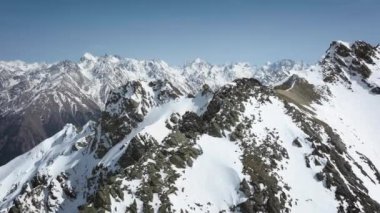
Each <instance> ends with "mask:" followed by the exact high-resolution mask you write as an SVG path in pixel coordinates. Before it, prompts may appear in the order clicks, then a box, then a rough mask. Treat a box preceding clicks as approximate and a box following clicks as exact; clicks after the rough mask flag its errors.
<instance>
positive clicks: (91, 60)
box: [0, 53, 294, 165]
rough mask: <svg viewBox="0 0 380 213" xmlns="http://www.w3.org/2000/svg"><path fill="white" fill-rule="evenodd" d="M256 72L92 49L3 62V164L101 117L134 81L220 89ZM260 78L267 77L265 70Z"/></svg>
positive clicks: (0, 83)
mask: <svg viewBox="0 0 380 213" xmlns="http://www.w3.org/2000/svg"><path fill="white" fill-rule="evenodd" d="M290 63H291V64H292V66H294V62H290ZM284 66H286V64H285V65H284ZM267 70H268V71H270V70H271V69H267ZM287 70H288V69H287ZM254 73H256V72H255V68H252V67H250V66H249V65H248V64H243V63H236V64H229V65H211V64H209V63H207V62H204V61H202V60H200V59H196V60H194V61H193V62H191V63H189V64H186V65H185V66H183V67H171V66H169V65H168V64H167V63H165V62H164V61H160V60H150V61H145V60H143V61H138V60H135V59H127V58H120V57H118V56H107V55H106V56H103V57H96V56H93V55H91V54H89V53H86V54H84V56H83V57H82V58H81V59H80V61H79V62H73V61H62V62H58V63H55V64H38V63H33V64H28V63H25V62H21V61H12V62H0V121H1V122H0V165H3V164H4V163H6V162H8V161H9V160H11V159H13V158H14V157H16V156H17V155H19V154H22V153H24V152H26V151H28V150H30V149H31V148H33V147H34V146H35V145H37V144H38V143H39V142H40V141H42V140H43V139H46V138H47V137H50V136H52V135H53V134H55V133H57V132H58V131H59V130H61V129H62V128H63V126H64V125H65V124H66V123H72V124H74V125H76V126H82V125H84V124H85V123H87V122H88V121H89V120H91V119H92V120H96V119H98V118H99V115H100V111H101V110H102V109H104V105H105V102H106V100H107V96H108V94H109V93H110V91H111V90H112V89H115V88H117V87H119V86H122V85H124V84H126V83H127V82H129V81H131V80H141V81H154V80H168V81H170V82H171V83H172V84H174V85H175V86H176V87H177V88H178V89H179V90H180V91H182V92H186V93H195V92H197V91H199V89H200V88H201V87H202V85H203V84H205V83H207V84H208V85H209V86H210V87H211V88H212V89H215V88H217V87H219V86H221V85H224V84H226V83H227V82H231V81H232V80H234V79H237V78H243V77H252V76H253V75H254ZM276 73H277V72H276ZM268 74H269V72H268ZM269 76H274V75H272V74H270V75H269ZM261 77H262V79H264V78H268V76H267V75H265V74H262V73H261V76H260V78H261ZM260 78H259V79H260ZM267 80H268V79H266V81H267ZM273 80H277V79H273Z"/></svg>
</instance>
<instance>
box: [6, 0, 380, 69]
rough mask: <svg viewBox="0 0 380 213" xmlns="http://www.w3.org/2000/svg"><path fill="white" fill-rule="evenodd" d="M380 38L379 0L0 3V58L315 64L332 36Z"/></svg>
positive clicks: (41, 0) (57, 0) (374, 41)
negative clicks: (88, 55) (103, 57)
mask: <svg viewBox="0 0 380 213" xmlns="http://www.w3.org/2000/svg"><path fill="white" fill-rule="evenodd" d="M338 39H339V40H346V41H354V40H359V39H360V40H366V41H369V42H371V43H372V44H377V43H378V42H380V1H379V0H287V1H285V0H278V1H274V0H265V1H264V0H151V1H148V0H132V1H121V0H120V1H115V0H23V1H22V0H1V5H0V60H13V59H21V60H26V61H47V62H53V61H58V60H62V59H71V60H78V59H79V58H80V57H81V56H82V55H83V53H85V52H91V53H93V54H95V55H104V54H105V53H107V54H117V55H120V56H123V57H131V58H138V59H158V58H159V59H163V60H165V61H167V62H168V63H169V64H175V65H180V64H183V63H185V62H186V61H188V60H191V59H194V58H196V57H200V58H203V59H205V60H208V61H210V62H212V63H225V62H234V61H246V62H250V63H251V64H262V63H264V62H266V61H275V60H278V59H283V58H290V59H295V60H304V61H306V62H309V63H310V62H315V61H317V60H318V59H319V58H320V56H321V55H322V54H323V53H324V51H325V50H326V49H327V48H328V45H329V44H330V42H331V41H332V40H338Z"/></svg>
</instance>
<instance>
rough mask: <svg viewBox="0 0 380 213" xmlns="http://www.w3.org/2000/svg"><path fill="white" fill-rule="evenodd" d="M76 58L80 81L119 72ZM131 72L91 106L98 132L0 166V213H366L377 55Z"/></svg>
mask: <svg viewBox="0 0 380 213" xmlns="http://www.w3.org/2000/svg"><path fill="white" fill-rule="evenodd" d="M84 57H85V58H84V59H83V60H81V62H79V63H78V64H77V66H78V67H79V70H82V71H80V73H82V72H83V70H86V71H85V72H87V76H88V77H86V79H92V81H93V82H95V81H96V80H94V79H98V80H99V81H102V80H106V79H108V78H111V77H110V76H108V73H112V72H117V70H118V69H119V68H117V67H119V65H117V66H116V65H114V67H113V68H110V69H109V70H108V71H104V70H107V69H105V68H104V67H103V68H102V69H96V68H94V67H96V66H99V64H102V63H103V62H101V63H100V62H99V61H101V60H106V59H105V58H112V60H111V59H107V60H106V61H107V62H108V61H114V62H115V63H119V62H116V61H120V60H125V61H128V60H129V59H120V58H118V57H115V56H106V57H104V58H97V57H93V56H90V55H85V56H84ZM131 61H133V63H132V62H131V64H138V65H136V66H135V67H138V68H135V69H136V70H137V69H140V68H141V67H149V68H144V72H143V71H141V70H140V71H139V72H136V73H135V71H130V73H135V75H139V77H136V78H132V77H128V78H129V79H126V82H124V83H123V82H120V86H116V85H115V86H114V87H112V88H111V86H108V87H107V88H109V92H108V93H104V96H103V97H104V99H102V96H100V95H99V96H98V98H99V99H97V98H93V99H92V100H93V102H94V103H103V105H101V104H98V105H97V106H98V107H99V109H100V111H101V113H100V116H99V119H98V120H96V121H89V122H88V123H87V124H85V125H84V126H83V127H81V128H78V127H76V126H74V125H72V124H66V125H65V126H64V128H63V129H62V130H61V131H59V132H58V133H57V134H55V135H54V136H52V137H50V138H48V139H46V140H44V141H42V142H41V143H40V144H38V145H37V146H36V147H35V148H33V149H32V150H30V151H28V152H27V153H25V154H23V155H21V156H19V157H17V158H15V159H14V160H12V161H10V162H9V163H7V164H6V165H4V166H2V167H0V200H1V201H0V212H78V211H79V212H380V204H379V203H380V172H379V170H378V168H379V167H380V157H379V156H380V153H379V152H380V144H379V143H378V142H379V137H378V130H379V128H380V108H379V106H380V95H379V92H378V90H379V88H380V87H379V86H380V48H379V47H372V46H371V45H369V44H367V43H365V42H361V41H357V42H354V43H352V44H347V43H344V42H340V41H336V42H333V43H332V44H331V45H330V48H329V49H328V50H327V51H326V55H325V56H324V57H323V59H322V60H321V62H320V63H318V64H316V65H313V66H304V65H297V64H294V63H292V62H291V61H282V62H278V63H275V64H268V65H267V66H265V67H262V68H255V69H254V72H250V70H253V69H252V68H250V67H249V66H248V65H246V64H234V65H228V66H224V68H223V67H222V66H215V65H210V64H208V63H206V62H204V61H202V60H199V59H197V60H195V61H194V62H192V63H190V64H188V65H185V67H184V68H176V69H180V71H182V72H179V73H181V74H180V75H178V76H176V75H177V73H178V72H177V71H175V70H173V72H172V73H174V74H173V75H171V74H168V73H167V72H163V73H162V74H160V71H159V70H160V67H161V68H162V67H166V68H165V70H170V69H169V68H168V66H167V65H165V64H164V63H163V62H157V61H154V62H153V61H152V62H151V63H152V64H155V65H148V64H149V62H138V61H134V60H131ZM21 64H22V63H21ZM74 64H75V63H74ZM120 64H124V65H125V64H127V63H126V62H123V63H120ZM158 64H161V65H160V66H159V65H158ZM23 66H24V67H28V66H29V67H31V66H38V67H39V66H46V67H47V68H46V69H50V66H49V65H25V64H24V65H23ZM120 66H121V65H120ZM271 66H272V68H269V67H271ZM106 67H108V66H106ZM132 67H133V66H132V65H130V67H129V68H126V69H125V70H133V69H132ZM152 67H155V68H154V69H153V68H152ZM28 69H29V68H28ZM275 69H276V70H279V71H281V72H283V73H285V74H284V75H283V76H284V77H280V76H281V75H280V74H278V73H277V72H274V73H276V75H275V76H274V77H273V78H272V79H274V80H273V81H270V80H269V79H270V78H267V77H265V78H260V79H259V80H257V79H255V78H251V77H253V76H255V75H257V76H262V75H263V74H262V73H271V74H273V73H272V72H271V71H269V70H275ZM147 70H148V71H147ZM149 70H155V71H152V73H151V74H149ZM163 70H164V69H163ZM197 70H198V71H197ZM227 70H235V71H234V72H229V71H227ZM258 70H259V71H258ZM266 70H267V71H266ZM103 71H104V72H103ZM12 72H16V71H15V70H14V71H12ZM17 72H22V70H17ZM122 72H127V71H122ZM145 72H146V73H147V74H144V73H145ZM94 73H96V75H95V74H94ZM277 74H278V75H277ZM83 75H86V74H83ZM97 75H99V76H102V77H94V78H92V76H97ZM130 75H132V74H130ZM143 75H145V76H144V77H141V76H143ZM245 75H247V76H245ZM273 75H274V74H273ZM205 76H207V77H205ZM120 78H122V77H120ZM120 78H119V79H120ZM235 78H237V79H235ZM4 79H6V78H4ZM190 79H191V80H190ZM211 79H214V80H215V81H213V80H211ZM233 79H235V80H233ZM263 79H268V80H265V81H264V80H263ZM260 80H261V82H260ZM2 82H9V80H8V81H6V80H4V81H2ZM204 83H207V84H204ZM203 84H204V85H203ZM2 85H7V83H2ZM98 85H104V84H98ZM201 85H203V86H201ZM197 87H200V88H199V89H198V88H197ZM52 91H53V90H52ZM84 91H86V90H85V89H84ZM89 91H90V89H89ZM83 93H85V92H83ZM94 94H95V93H94ZM100 94H101V93H100ZM94 96H96V95H94ZM96 100H103V101H99V102H98V101H96Z"/></svg>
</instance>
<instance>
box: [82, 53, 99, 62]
mask: <svg viewBox="0 0 380 213" xmlns="http://www.w3.org/2000/svg"><path fill="white" fill-rule="evenodd" d="M97 59H98V58H97V57H96V56H94V55H92V54H91V53H89V52H86V53H84V54H83V56H82V57H81V61H82V60H88V61H96V60H97Z"/></svg>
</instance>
